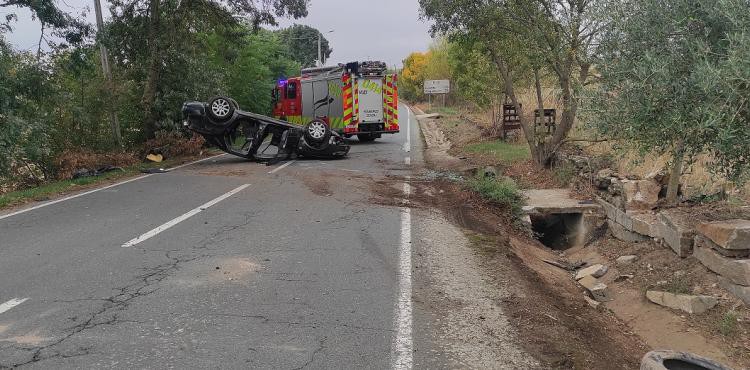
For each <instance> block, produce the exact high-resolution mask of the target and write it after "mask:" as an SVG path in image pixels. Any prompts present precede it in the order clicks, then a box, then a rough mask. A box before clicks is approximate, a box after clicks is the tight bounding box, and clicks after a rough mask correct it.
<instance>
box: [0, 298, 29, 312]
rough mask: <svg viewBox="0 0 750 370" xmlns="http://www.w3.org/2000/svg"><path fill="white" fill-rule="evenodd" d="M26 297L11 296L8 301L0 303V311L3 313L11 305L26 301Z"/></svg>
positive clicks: (11, 306)
mask: <svg viewBox="0 0 750 370" xmlns="http://www.w3.org/2000/svg"><path fill="white" fill-rule="evenodd" d="M28 300H29V299H28V298H13V299H11V300H10V301H8V302H5V303H3V304H0V313H3V312H5V311H8V310H10V309H11V308H13V307H16V306H18V305H19V304H21V303H23V302H26V301H28Z"/></svg>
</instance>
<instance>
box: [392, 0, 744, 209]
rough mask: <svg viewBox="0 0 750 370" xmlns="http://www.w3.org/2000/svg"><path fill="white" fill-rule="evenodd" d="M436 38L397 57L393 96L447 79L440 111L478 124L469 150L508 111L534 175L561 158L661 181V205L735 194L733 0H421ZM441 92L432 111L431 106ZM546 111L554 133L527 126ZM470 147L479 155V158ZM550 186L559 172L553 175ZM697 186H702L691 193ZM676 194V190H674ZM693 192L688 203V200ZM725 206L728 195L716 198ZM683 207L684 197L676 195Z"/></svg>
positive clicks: (415, 93)
mask: <svg viewBox="0 0 750 370" xmlns="http://www.w3.org/2000/svg"><path fill="white" fill-rule="evenodd" d="M420 5H421V8H422V11H423V13H424V15H425V17H426V18H428V19H430V20H432V21H433V22H434V25H433V28H432V32H433V35H434V36H436V37H438V41H437V42H435V43H434V44H433V45H432V46H431V47H430V49H429V50H427V51H426V52H415V53H412V54H411V55H409V56H408V57H407V58H406V59H405V60H404V68H403V71H402V74H401V78H400V81H399V84H400V85H399V86H400V89H401V90H400V92H401V94H402V96H404V97H405V98H407V99H410V100H413V101H427V100H428V97H426V96H425V95H424V94H423V92H422V84H423V82H424V81H425V80H431V79H448V80H450V81H451V93H450V94H449V96H448V97H447V107H433V108H432V109H431V111H433V112H441V113H442V112H449V111H450V110H451V109H453V110H457V111H458V113H457V115H458V116H460V118H464V117H468V116H473V118H474V119H478V120H481V121H483V127H481V128H480V127H478V128H477V129H481V130H482V131H483V132H482V135H481V137H479V138H476V141H477V142H481V143H480V144H476V143H466V144H470V145H476V146H477V147H479V148H482V147H483V146H484V145H489V144H484V142H493V141H495V140H498V139H500V138H501V137H502V136H503V130H502V117H503V105H504V104H508V105H510V106H512V107H514V108H515V110H516V111H517V112H519V119H520V122H519V123H520V125H521V130H517V131H514V132H513V133H514V135H512V136H511V138H509V139H508V142H511V143H513V142H515V143H519V142H520V143H523V144H525V145H526V146H527V147H528V150H529V154H530V157H531V160H532V161H533V163H534V166H535V167H536V168H537V169H538V170H539V171H542V169H545V168H546V169H551V168H554V167H559V166H561V165H562V164H563V163H564V160H561V159H563V158H564V157H565V155H566V154H569V153H572V154H575V155H578V154H581V153H584V154H587V155H588V154H591V155H596V156H602V157H605V156H608V157H611V158H614V161H613V162H614V163H613V164H614V165H615V166H618V167H620V168H624V167H629V168H633V167H635V168H636V169H637V171H642V172H643V173H640V174H639V175H640V176H644V175H646V173H648V172H653V171H657V170H658V171H663V172H666V173H667V174H668V175H670V176H669V179H670V180H671V181H670V183H669V184H668V191H667V194H666V199H667V200H668V202H669V203H671V204H675V203H676V202H677V201H678V199H677V197H678V193H685V192H686V188H685V187H684V186H683V187H682V188H681V187H680V186H681V185H684V184H683V181H682V180H683V179H684V178H689V179H690V182H691V183H690V188H691V190H690V191H691V192H696V191H697V192H702V194H698V196H703V195H710V194H708V193H709V192H716V191H717V187H719V184H723V185H721V186H720V187H721V189H720V190H721V191H728V190H731V189H740V188H741V187H742V186H744V184H745V183H746V180H747V177H748V173H750V171H748V170H749V169H750V166H748V161H747V160H746V158H747V157H748V156H749V155H750V113H749V112H750V103H748V100H747V96H748V95H749V94H750V91H748V86H750V84H748V81H750V75H749V74H748V73H750V72H748V71H750V68H749V66H750V16H749V15H748V14H750V13H748V12H747V3H746V2H745V1H742V0H721V1H718V2H717V1H706V0H701V1H688V0H678V1H675V2H672V3H671V6H669V7H663V6H661V5H663V4H660V3H654V2H650V1H647V0H633V1H627V2H620V1H609V0H600V1H599V0H598V1H578V0H570V1H562V2H560V1H551V0H550V1H548V0H536V1H530V2H529V1H508V2H485V1H479V0H460V1H453V0H451V1H447V0H420ZM441 101H442V99H440V98H439V97H437V98H434V100H433V102H434V104H433V106H435V105H438V104H436V103H435V102H441ZM541 108H544V109H555V110H556V126H555V130H551V131H550V130H547V128H546V127H545V126H543V125H538V124H536V123H535V118H534V113H535V110H537V109H541ZM480 151H481V150H480ZM553 171H554V174H553V176H554V177H555V178H556V179H558V180H559V181H560V182H561V183H565V182H567V181H570V180H572V178H573V177H574V176H572V175H571V172H574V171H570V170H569V169H553ZM698 188H701V189H698ZM679 189H682V190H680V191H678V190H679ZM691 195H694V194H691ZM722 198H726V197H722ZM682 199H683V200H684V199H687V198H685V197H683V198H682Z"/></svg>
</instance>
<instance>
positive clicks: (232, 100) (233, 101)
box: [229, 98, 240, 110]
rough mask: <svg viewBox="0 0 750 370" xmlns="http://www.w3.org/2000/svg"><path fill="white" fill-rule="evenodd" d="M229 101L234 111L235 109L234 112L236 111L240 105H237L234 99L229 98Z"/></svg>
mask: <svg viewBox="0 0 750 370" xmlns="http://www.w3.org/2000/svg"><path fill="white" fill-rule="evenodd" d="M229 101H230V102H232V105H234V109H235V110H238V109H240V104H239V103H237V101H236V100H234V99H232V98H229Z"/></svg>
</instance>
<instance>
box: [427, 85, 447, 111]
mask: <svg viewBox="0 0 750 370" xmlns="http://www.w3.org/2000/svg"><path fill="white" fill-rule="evenodd" d="M450 91H451V82H450V81H449V80H425V82H424V93H425V94H427V96H428V97H429V100H430V104H432V95H434V94H441V95H443V106H445V95H447V94H448V93H449V92H450Z"/></svg>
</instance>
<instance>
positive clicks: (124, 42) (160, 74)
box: [110, 0, 307, 138]
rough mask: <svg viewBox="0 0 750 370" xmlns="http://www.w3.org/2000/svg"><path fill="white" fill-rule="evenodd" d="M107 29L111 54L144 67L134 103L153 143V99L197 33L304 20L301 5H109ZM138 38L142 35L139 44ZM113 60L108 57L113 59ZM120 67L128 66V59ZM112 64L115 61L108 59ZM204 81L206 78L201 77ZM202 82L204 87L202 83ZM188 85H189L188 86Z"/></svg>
mask: <svg viewBox="0 0 750 370" xmlns="http://www.w3.org/2000/svg"><path fill="white" fill-rule="evenodd" d="M111 13H112V18H113V23H118V25H117V26H115V27H116V31H115V32H117V33H118V35H119V36H120V38H119V40H117V41H116V44H115V45H113V46H111V47H110V49H111V50H113V52H114V51H115V50H118V48H120V50H123V51H124V52H125V53H128V54H131V55H130V56H134V57H136V58H137V60H139V61H145V64H142V65H145V67H146V68H145V71H146V73H145V76H144V77H145V78H144V79H143V80H142V81H143V91H142V95H141V98H140V101H139V104H138V105H139V106H140V107H141V110H142V112H143V113H142V120H143V133H144V135H145V136H146V137H147V138H150V137H153V135H154V132H155V131H156V129H157V126H158V122H159V120H160V119H162V118H164V117H163V116H160V113H161V112H162V110H160V109H158V104H159V99H158V98H159V95H160V94H161V93H163V92H162V91H161V90H162V89H161V88H162V85H163V82H164V81H163V80H164V73H165V72H166V69H168V68H170V67H171V66H170V64H169V63H167V62H168V59H169V58H170V57H175V58H177V59H181V60H180V61H181V62H182V63H184V64H190V63H194V62H195V61H190V60H184V59H182V57H183V56H184V53H186V52H191V51H192V52H194V53H199V52H200V51H197V50H196V48H198V47H200V45H201V41H202V40H200V39H199V37H198V35H199V34H201V33H204V34H206V33H211V32H226V31H227V30H231V29H232V28H233V27H235V26H237V25H238V23H239V22H240V20H241V19H242V20H245V21H246V23H247V24H249V25H250V26H251V27H253V28H254V29H257V28H258V27H260V25H263V24H272V25H273V24H275V19H276V17H277V16H278V17H281V16H286V15H289V16H292V17H294V18H299V17H302V16H305V15H307V1H306V0H227V1H224V2H215V1H210V0H186V1H177V0H114V1H112V8H111ZM143 35H146V37H145V38H144V37H143ZM113 54H114V53H113ZM119 57H120V59H119V60H120V62H121V63H132V62H133V61H134V59H133V58H128V57H126V58H127V59H124V58H122V57H123V55H120V56H119ZM113 58H115V59H117V58H118V55H116V54H115V55H113ZM184 64H183V65H184ZM207 77H209V76H207ZM204 82H205V81H204ZM189 83H193V81H190V82H189Z"/></svg>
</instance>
